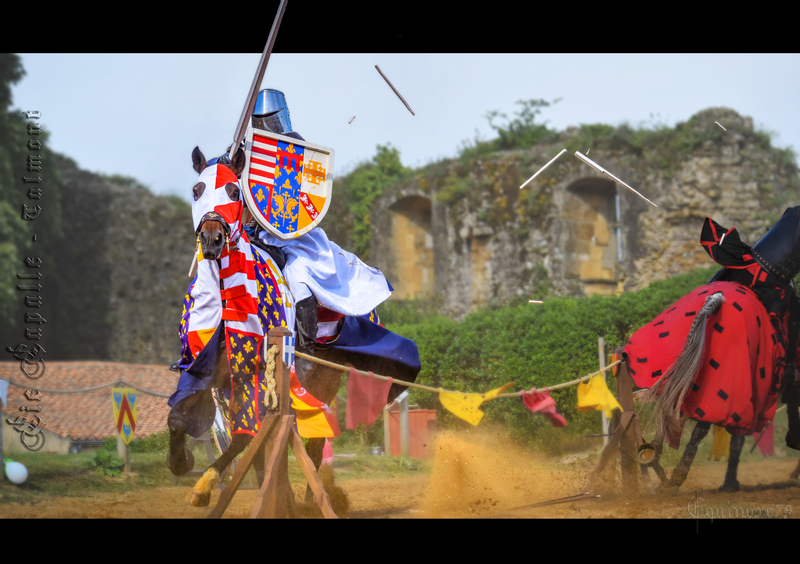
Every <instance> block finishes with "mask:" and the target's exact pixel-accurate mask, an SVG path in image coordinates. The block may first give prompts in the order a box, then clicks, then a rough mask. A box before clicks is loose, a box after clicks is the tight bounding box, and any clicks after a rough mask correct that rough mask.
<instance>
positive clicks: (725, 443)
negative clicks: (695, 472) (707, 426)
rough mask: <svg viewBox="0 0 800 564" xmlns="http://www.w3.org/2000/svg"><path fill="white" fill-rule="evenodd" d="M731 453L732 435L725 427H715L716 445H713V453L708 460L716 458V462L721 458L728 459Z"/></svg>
mask: <svg viewBox="0 0 800 564" xmlns="http://www.w3.org/2000/svg"><path fill="white" fill-rule="evenodd" d="M730 453H731V434H730V433H729V432H728V431H727V430H726V429H725V427H718V426H717V425H714V444H712V445H711V453H710V454H709V455H708V459H709V460H711V457H712V456H713V457H714V460H719V459H720V458H721V457H723V456H724V457H725V458H728V457H729V456H730Z"/></svg>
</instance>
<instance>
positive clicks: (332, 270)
mask: <svg viewBox="0 0 800 564" xmlns="http://www.w3.org/2000/svg"><path fill="white" fill-rule="evenodd" d="M252 125H253V127H254V128H256V129H261V130H266V131H269V132H272V133H276V134H279V135H284V136H287V137H293V138H295V139H299V140H301V141H304V139H303V137H302V136H301V135H300V134H299V133H297V132H295V131H293V130H292V122H291V119H290V115H289V107H288V104H287V103H286V98H285V96H284V95H283V93H282V92H280V91H279V90H274V89H264V90H261V91H260V92H259V93H258V96H257V98H256V103H255V106H254V110H253V115H252ZM208 163H209V165H211V164H215V163H220V164H228V163H230V147H229V148H228V152H226V153H225V154H224V155H222V156H220V157H218V158H216V159H211V160H209V161H208ZM244 229H245V231H246V232H247V234H248V238H249V240H250V242H251V244H253V245H255V246H257V247H259V248H261V249H263V250H265V251H266V252H268V253H269V254H270V256H271V257H272V258H273V259H274V260H275V262H276V263H277V265H278V267H279V268H280V269H281V270H282V271H284V275H285V277H286V280H287V283H288V285H289V288H290V290H291V291H292V294H293V296H294V299H295V302H296V303H295V315H296V323H297V335H296V337H297V341H296V345H297V347H298V350H300V351H301V352H304V353H306V354H309V355H313V354H314V351H315V348H316V345H317V339H318V337H319V336H320V333H321V332H320V330H319V319H320V318H319V315H320V311H321V312H322V313H323V314H324V315H325V318H324V319H323V321H324V322H325V323H324V325H326V326H330V325H333V326H337V324H338V329H341V327H342V326H343V323H344V322H345V321H346V320H345V319H344V318H345V316H349V317H351V318H354V317H366V316H369V315H370V314H371V313H372V315H374V308H375V307H376V306H377V305H378V304H379V303H381V302H383V301H384V300H385V299H387V298H388V297H389V296H390V295H391V292H392V290H393V289H392V287H391V286H390V285H389V283H388V281H387V280H386V279H385V277H384V276H383V274H382V273H381V272H380V270H378V269H377V268H372V267H369V266H367V265H366V264H364V263H363V262H361V260H359V259H358V257H356V256H355V255H353V254H352V253H349V252H347V251H345V250H344V249H342V248H341V247H339V246H338V245H336V243H334V242H332V241H330V240H328V238H327V236H326V234H325V232H324V231H323V230H322V229H321V228H315V229H312V230H311V231H309V232H308V233H306V234H304V235H302V236H300V237H297V238H293V239H291V240H289V241H283V240H281V239H279V238H277V237H274V236H272V235H271V234H270V233H268V232H267V231H265V230H263V229H262V228H261V226H260V225H258V224H257V223H256V221H255V220H254V219H251V220H250V221H249V222H247V223H246V224H245V225H244ZM347 321H350V322H352V321H353V320H352V319H350V320H347ZM323 333H324V331H323ZM295 364H296V366H297V369H298V373H305V372H307V371H308V370H310V368H311V365H310V364H311V363H310V362H309V361H307V360H305V359H301V358H296V359H295ZM179 365H180V361H178V362H176V363H175V364H173V365H172V367H171V368H172V369H173V370H176V371H178V370H179Z"/></svg>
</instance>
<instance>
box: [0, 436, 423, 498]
mask: <svg viewBox="0 0 800 564" xmlns="http://www.w3.org/2000/svg"><path fill="white" fill-rule="evenodd" d="M334 444H335V448H336V453H337V454H355V455H356V456H355V457H352V458H344V457H337V458H335V459H334V473H335V475H336V478H337V480H338V479H342V480H349V479H359V478H390V477H395V476H403V475H419V474H425V473H429V472H430V463H429V462H426V461H421V460H417V459H406V458H395V457H391V456H374V455H371V454H369V447H368V446H363V447H362V446H358V445H356V444H354V443H353V442H352V441H350V442H343V443H342V444H339V442H338V441H337V442H336V443H334ZM193 454H194V457H195V469H203V468H205V467H206V464H207V462H206V453H205V448H204V447H203V446H202V444H198V445H197V446H195V449H194V451H193ZM290 455H293V453H292V452H291V450H290ZM94 456H95V455H94V453H80V454H43V453H14V454H12V455H10V456H9V455H6V458H11V459H12V460H14V461H15V462H20V463H22V464H23V465H24V466H25V468H27V469H28V479H27V480H26V481H25V482H24V483H22V484H19V485H17V484H13V483H11V482H10V481H8V480H0V507H2V505H3V504H4V503H23V504H26V503H27V504H33V503H37V502H39V501H41V500H42V498H43V497H45V496H49V495H52V496H62V497H87V496H92V495H95V494H106V493H116V492H127V491H131V490H137V489H143V488H152V487H178V488H186V487H190V486H191V485H192V484H194V482H195V481H196V480H197V478H193V477H187V478H181V479H180V480H179V481H178V484H177V485H175V486H173V484H172V480H173V478H174V477H173V475H172V474H171V473H170V472H169V470H168V469H167V466H166V451H163V452H132V453H131V454H130V458H131V473H130V474H127V475H126V474H123V475H122V476H120V477H118V478H110V477H107V476H100V475H99V474H98V473H97V472H96V471H94V470H93V469H92V461H93V460H94ZM250 472H251V473H252V479H253V483H254V484H255V473H254V471H253V470H252V469H251V470H250ZM289 480H290V481H292V482H305V476H304V475H303V472H302V470H301V469H300V465H299V464H298V463H297V460H296V459H295V458H294V457H292V458H290V459H289ZM226 481H227V480H226ZM244 483H245V484H247V483H248V482H247V479H245V482H244Z"/></svg>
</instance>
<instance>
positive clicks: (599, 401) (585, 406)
mask: <svg viewBox="0 0 800 564" xmlns="http://www.w3.org/2000/svg"><path fill="white" fill-rule="evenodd" d="M575 408H576V409H577V410H579V411H583V412H585V413H588V412H590V411H591V410H593V409H597V410H600V411H605V413H606V416H607V417H611V412H612V411H613V410H614V409H619V410H620V411H622V406H621V405H620V404H619V402H618V401H617V399H616V398H615V397H614V396H613V395H612V394H611V392H610V391H609V389H608V386H606V381H605V378H603V376H602V375H600V374H598V375H597V376H594V377H593V378H590V379H589V381H588V382H587V383H583V382H581V383H580V384H578V405H576V406H575Z"/></svg>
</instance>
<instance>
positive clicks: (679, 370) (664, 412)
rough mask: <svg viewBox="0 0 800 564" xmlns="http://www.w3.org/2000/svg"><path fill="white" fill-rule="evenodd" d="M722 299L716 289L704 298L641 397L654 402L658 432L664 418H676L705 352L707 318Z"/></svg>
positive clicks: (661, 429)
mask: <svg viewBox="0 0 800 564" xmlns="http://www.w3.org/2000/svg"><path fill="white" fill-rule="evenodd" d="M724 301H725V297H724V296H723V294H722V292H716V293H714V294H711V295H710V296H708V298H706V301H705V304H703V307H702V308H700V311H699V312H697V317H695V319H694V321H693V322H692V327H691V328H690V329H689V335H688V336H687V337H686V344H685V345H684V347H683V352H682V353H681V354H680V356H679V357H678V358H677V359H676V360H675V362H674V363H673V364H672V366H670V367H669V368H668V369H667V370H666V372H665V373H664V375H663V376H661V378H659V379H658V381H657V382H656V383H655V384H654V385H653V386H652V387H651V388H650V390H649V391H648V392H647V394H646V396H645V398H644V399H645V400H648V399H649V400H652V401H654V402H655V409H656V420H657V425H658V429H659V431H663V430H664V424H665V423H666V422H667V420H673V421H675V420H677V419H679V418H680V416H681V404H682V403H683V399H684V397H686V393H687V392H688V391H689V388H690V387H691V386H692V384H693V383H694V379H695V378H696V377H697V374H698V373H699V372H700V367H701V366H700V363H701V362H702V360H703V353H704V352H705V341H706V324H707V322H708V318H709V317H711V315H712V314H713V313H714V312H716V311H717V309H719V307H720V306H721V305H722V302H724ZM662 383H663V386H662Z"/></svg>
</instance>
